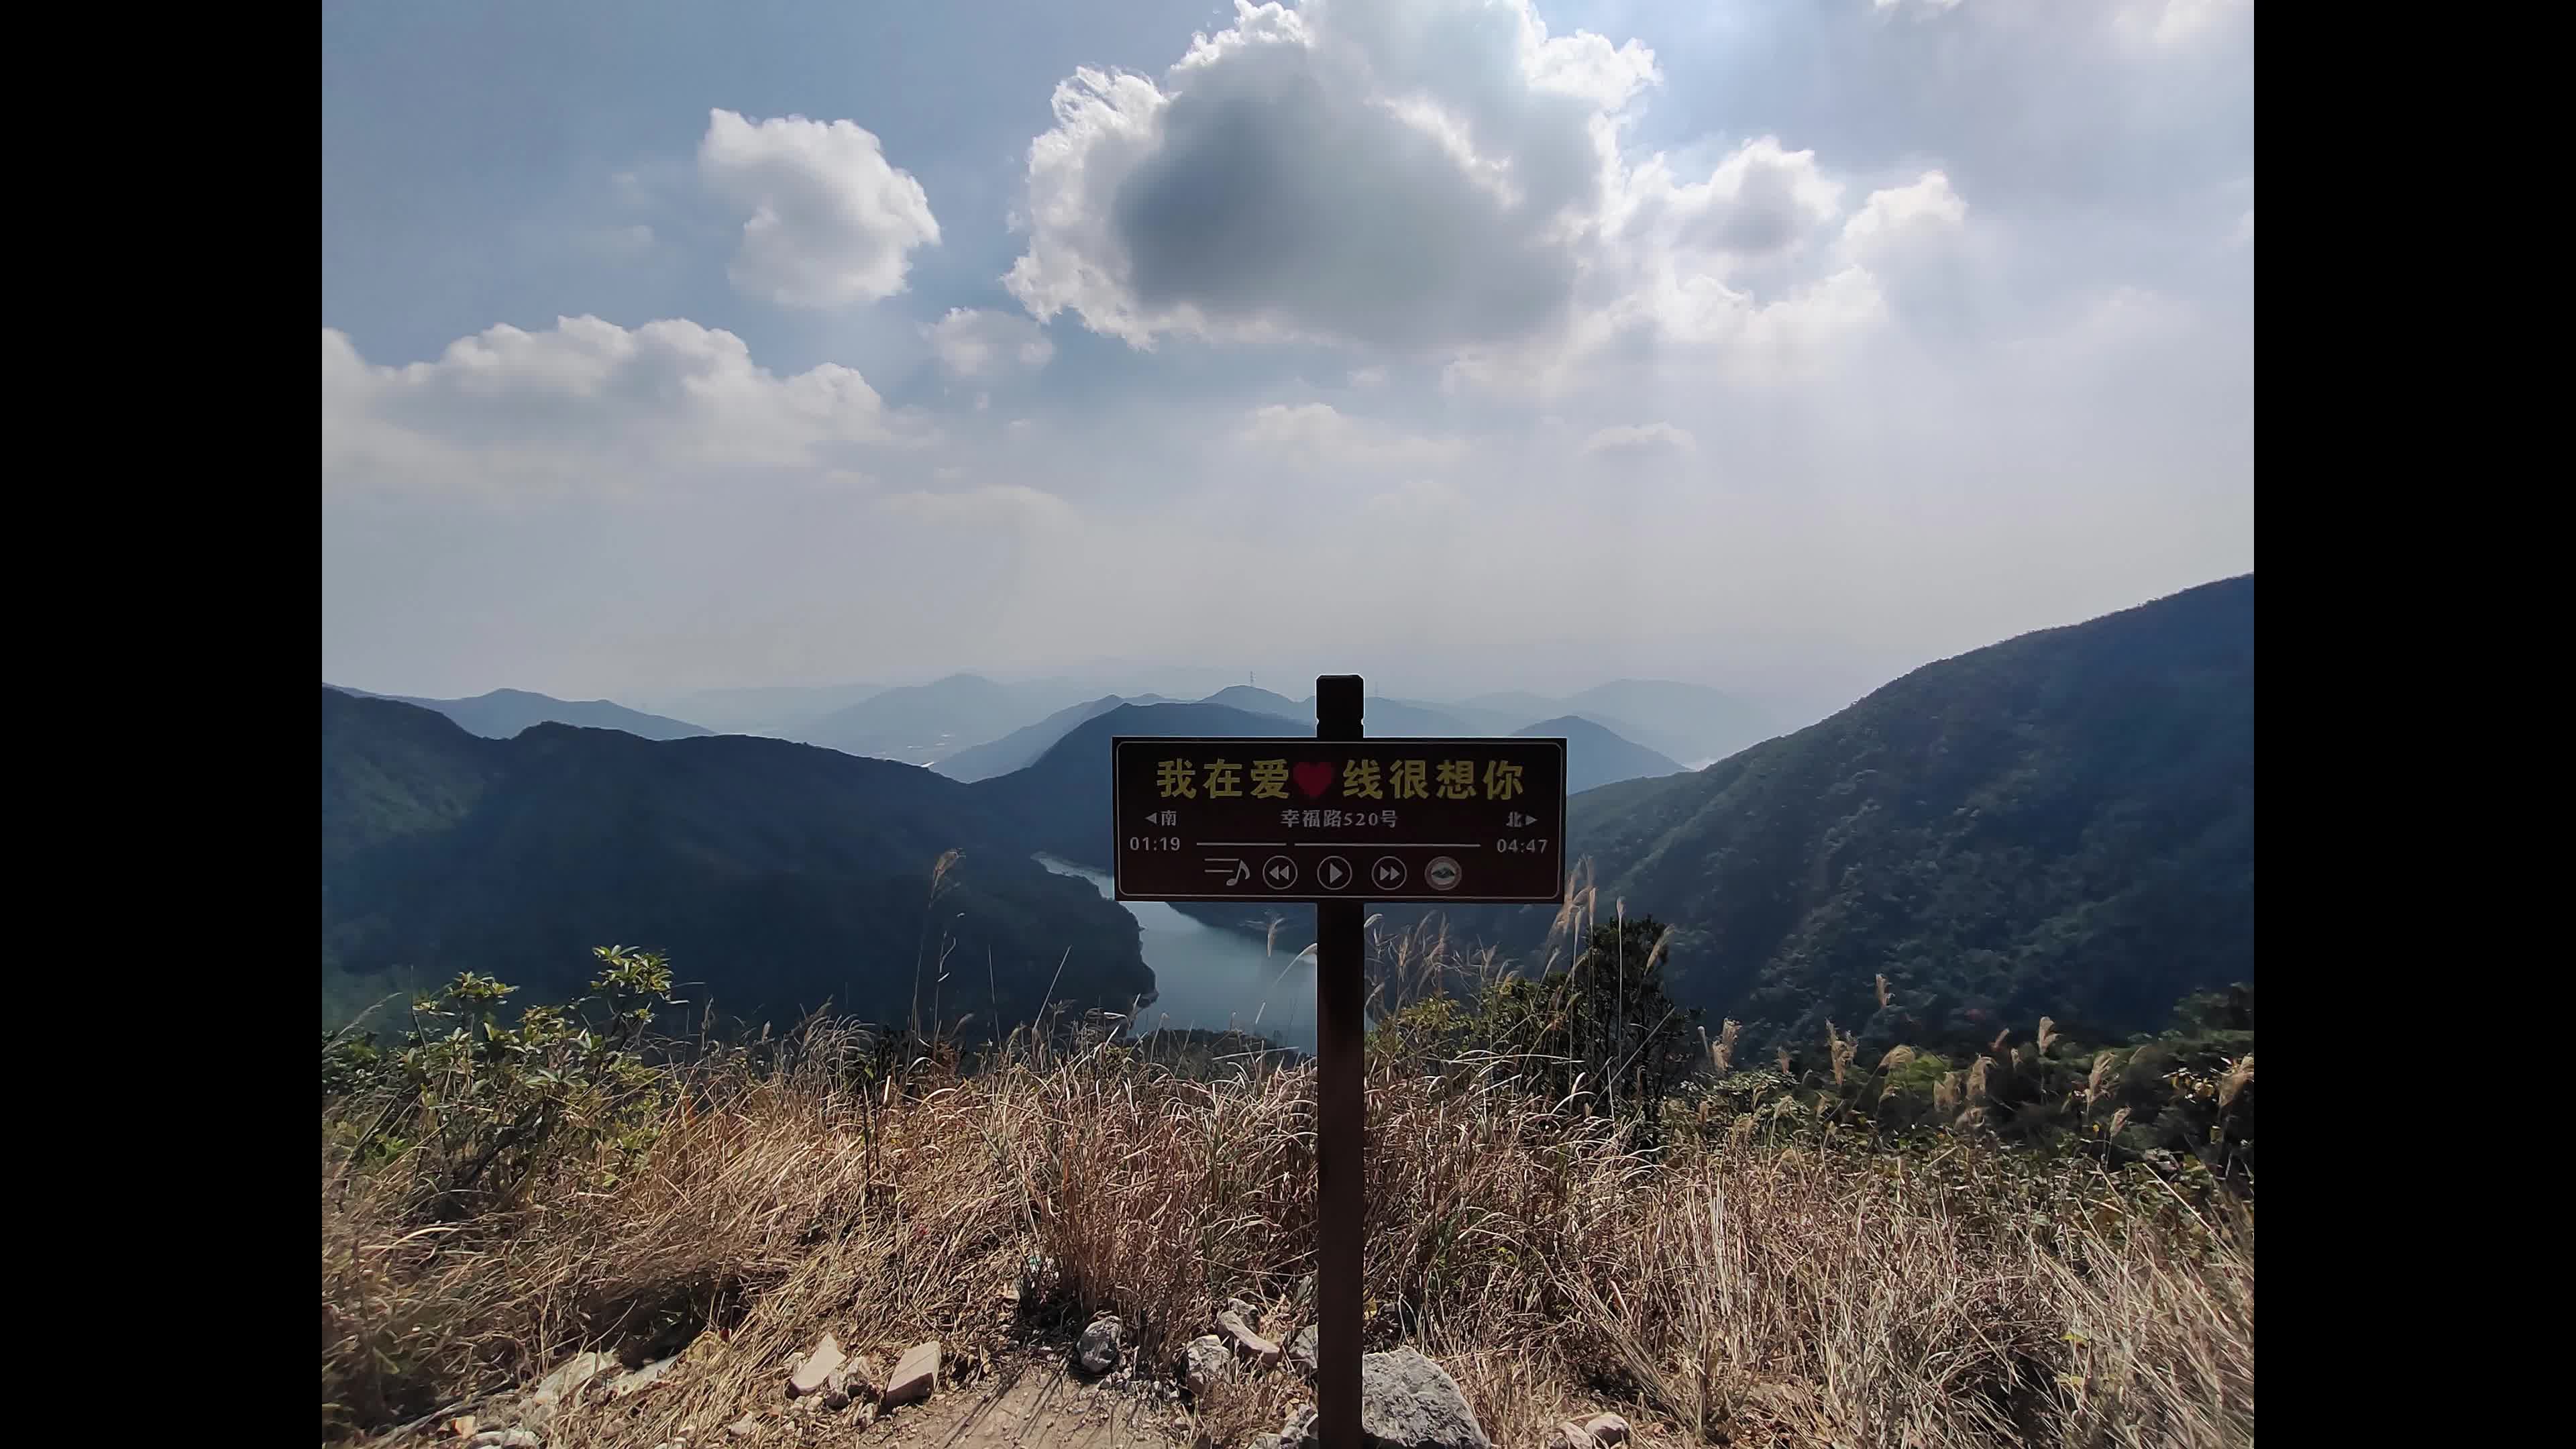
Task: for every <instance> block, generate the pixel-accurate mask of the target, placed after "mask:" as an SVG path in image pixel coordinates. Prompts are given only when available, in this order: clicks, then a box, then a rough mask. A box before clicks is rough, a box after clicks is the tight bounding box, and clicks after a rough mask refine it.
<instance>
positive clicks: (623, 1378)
mask: <svg viewBox="0 0 2576 1449" xmlns="http://www.w3.org/2000/svg"><path fill="white" fill-rule="evenodd" d="M679 1361H680V1356H679V1355H678V1354H673V1355H671V1356H670V1357H669V1358H657V1359H655V1360H653V1361H652V1362H651V1363H648V1364H646V1365H644V1366H643V1367H641V1368H639V1369H636V1370H635V1371H633V1372H632V1373H623V1374H619V1375H618V1376H617V1377H616V1378H614V1379H611V1380H610V1381H609V1384H608V1392H609V1393H610V1394H611V1395H613V1396H615V1397H617V1398H621V1399H622V1398H625V1397H626V1396H627V1395H629V1394H640V1393H642V1392H644V1391H645V1390H646V1389H649V1388H651V1387H653V1385H654V1383H655V1381H657V1380H659V1379H660V1378H661V1377H662V1375H664V1374H666V1373H669V1372H670V1371H671V1365H673V1364H675V1363H678V1362H679Z"/></svg>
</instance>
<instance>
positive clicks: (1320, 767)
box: [1289, 760, 1333, 800]
mask: <svg viewBox="0 0 2576 1449" xmlns="http://www.w3.org/2000/svg"><path fill="white" fill-rule="evenodd" d="M1289 773H1290V774H1292V775H1295V776H1296V777H1297V788H1298V789H1300V790H1303V791H1305V792H1306V798H1307V799H1309V800H1312V799H1314V798H1315V797H1316V796H1318V795H1321V794H1323V793H1324V792H1325V791H1326V790H1329V789H1331V788H1332V786H1333V767H1332V765H1331V764H1330V763H1328V762H1326V761H1323V760H1309V761H1307V762H1306V763H1305V764H1302V765H1299V766H1298V767H1297V768H1296V769H1294V770H1291V771H1289Z"/></svg>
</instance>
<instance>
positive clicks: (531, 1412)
mask: <svg viewBox="0 0 2576 1449" xmlns="http://www.w3.org/2000/svg"><path fill="white" fill-rule="evenodd" d="M616 1366H617V1360H616V1358H615V1357H614V1356H612V1355H609V1354H604V1353H577V1354H574V1355H573V1356H572V1358H571V1359H570V1360H569V1361H567V1362H565V1363H564V1364H563V1365H562V1366H561V1367H559V1368H557V1369H556V1370H555V1371H554V1372H553V1373H550V1374H548V1375H546V1376H545V1377H544V1378H542V1379H540V1380H538V1381H537V1388H536V1392H534V1393H532V1394H530V1395H528V1399H527V1402H526V1403H525V1404H523V1405H522V1406H521V1407H520V1410H519V1415H518V1417H519V1419H520V1420H521V1422H523V1423H526V1424H530V1425H535V1426H543V1425H544V1424H545V1422H546V1421H547V1420H548V1419H551V1418H553V1417H554V1416H555V1411H556V1410H557V1409H560V1408H562V1407H563V1404H564V1401H565V1400H567V1399H569V1398H571V1397H572V1396H573V1395H575V1394H577V1393H580V1392H581V1389H582V1386H583V1385H584V1384H587V1383H589V1382H590V1381H591V1380H592V1379H595V1378H597V1377H599V1376H600V1375H601V1374H604V1373H606V1372H608V1371H609V1370H610V1369H612V1368H615V1367H616ZM485 1432H486V1433H489V1432H493V1431H490V1430H486V1431H485ZM478 1442H479V1436H478Z"/></svg>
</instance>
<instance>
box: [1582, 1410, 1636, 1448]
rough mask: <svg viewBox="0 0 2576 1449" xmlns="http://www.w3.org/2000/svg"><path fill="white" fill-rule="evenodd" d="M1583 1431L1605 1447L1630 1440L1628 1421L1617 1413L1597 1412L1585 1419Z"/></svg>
mask: <svg viewBox="0 0 2576 1449" xmlns="http://www.w3.org/2000/svg"><path fill="white" fill-rule="evenodd" d="M1583 1432H1585V1433H1587V1434H1589V1435H1591V1436H1592V1438H1593V1440H1594V1441H1595V1442H1596V1443H1599V1444H1600V1445H1602V1446H1603V1449H1611V1446H1614V1445H1619V1444H1625V1443H1627V1442H1628V1421H1627V1420H1625V1419H1622V1418H1620V1417H1619V1416H1618V1415H1616V1414H1595V1415H1593V1416H1592V1417H1591V1418H1590V1419H1587V1420H1585V1421H1584V1425H1583Z"/></svg>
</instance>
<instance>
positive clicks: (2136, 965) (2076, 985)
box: [1231, 575, 2254, 1048]
mask: <svg viewBox="0 0 2576 1449" xmlns="http://www.w3.org/2000/svg"><path fill="white" fill-rule="evenodd" d="M1567 813H1568V819H1567V834H1568V839H1569V841H1570V846H1571V855H1572V858H1573V859H1574V860H1575V861H1576V862H1577V867H1576V876H1575V879H1574V881H1573V886H1574V889H1575V891H1576V893H1577V894H1578V895H1580V896H1583V897H1585V898H1587V899H1589V900H1591V901H1593V902H1595V903H1596V904H1597V905H1598V908H1599V909H1600V910H1601V911H1602V912H1603V913H1604V914H1608V913H1611V912H1613V911H1615V910H1616V909H1618V907H1619V906H1620V905H1621V903H1624V905H1625V908H1626V909H1627V910H1628V911H1629V912H1631V913H1648V912H1651V913H1652V914H1654V915H1655V916H1657V917H1659V918H1661V919H1663V920H1665V921H1667V922H1670V923H1671V925H1672V927H1673V941H1672V944H1671V947H1670V959H1671V963H1672V965H1671V972H1672V981H1673V988H1672V989H1673V995H1674V997H1675V999H1676V1000H1678V1001H1680V1002H1682V1003H1683V1004H1684V1005H1686V1006H1691V1007H1697V1008H1700V1009H1702V1010H1704V1011H1706V1012H1707V1013H1709V1014H1710V1015H1711V1016H1712V1017H1718V1016H1731V1017H1735V1018H1737V1019H1738V1020H1740V1021H1742V1022H1743V1023H1744V1031H1745V1034H1746V1039H1747V1041H1748V1042H1750V1043H1752V1044H1755V1045H1757V1046H1761V1045H1767V1044H1768V1043H1769V1042H1771V1041H1773V1040H1775V1039H1778V1040H1810V1039H1813V1038H1814V1037H1815V1036H1816V1035H1817V1034H1818V1033H1820V1032H1821V1031H1822V1030H1823V1028H1824V1025H1825V1023H1826V1022H1827V1021H1829V1020H1830V1021H1834V1022H1838V1023H1841V1024H1842V1026H1844V1027H1846V1028H1850V1029H1853V1030H1855V1031H1857V1032H1858V1034H1859V1036H1860V1038H1861V1040H1862V1041H1863V1042H1864V1043H1866V1044H1869V1045H1872V1046H1875V1047H1879V1048H1884V1047H1887V1046H1890V1045H1893V1044H1895V1043H1897V1042H1901V1041H1916V1042H1939V1043H1943V1044H1948V1045H1957V1044H1960V1043H1966V1042H1974V1041H1982V1040H1984V1039H1985V1038H1987V1037H1989V1036H1991V1035H1992V1034H1993V1033H1994V1031H1995V1030H1996V1029H1997V1028H1998V1027H2000V1026H2001V1025H2003V1024H2004V1023H2006V1022H2009V1021H2016V1020H2019V1021H2030V1020H2034V1019H2036V1018H2037V1017H2038V1016H2040V1015H2042V1014H2050V1015H2054V1016H2056V1017H2057V1018H2059V1019H2060V1020H2061V1021H2064V1022H2067V1023H2069V1025H2070V1029H2073V1028H2076V1027H2080V1029H2081V1030H2083V1031H2085V1032H2087V1033H2091V1034H2096V1035H2101V1036H2106V1037H2118V1036H2122V1035H2126V1034H2128V1033H2131V1032H2136V1031H2141V1030H2148V1029H2152V1028H2153V1027H2154V1026H2155V1025H2156V1024H2157V1023H2158V1021H2159V1020H2160V1019H2161V1014H2162V1013H2163V1011H2164V1010H2165V1009H2166V1008H2167V1006H2169V1005H2170V1004H2171V1003H2172V1002H2173V1001H2174V1000H2176V999H2177V998H2179V997H2181V996H2183V995H2184V994H2186V993H2189V992H2193V991H2199V990H2206V989H2210V988H2213V987H2217V986H2221V985H2224V984H2226V983H2228V982H2233V981H2243V980H2251V979H2252V978H2253V974H2254V580H2253V578H2252V577H2251V576H2250V575H2249V576H2246V577H2243V578H2236V579H2229V580H2224V581H2222V582H2219V583H2213V584H2208V585H2204V586H2202V587H2200V588H2196V589H2191V590H2188V591H2186V592H2183V593H2180V594H2176V595H2173V596H2172V597H2170V598H2165V599H2159V600H2157V601H2155V602H2153V603H2149V604H2145V605H2142V606H2140V607H2138V608H2134V609H2129V610H2125V611H2123V612H2121V613H2117V614H2111V615H2108V616H2106V617H2103V618H2100V619H2095V620H2092V621H2090V622H2087V623H2083V624H2077V625H2073V626H2070V627H2067V628H2062V629H2049V630H2044V631H2041V632H2039V633H2034V634H2025V635H2023V636H2021V637H2019V638H2016V639H2011V640H2007V641H2005V642H2004V643H2001V644H1996V645H1992V646H1989V647H1987V648H1984V649H1978V650H1974V651H1972V652H1970V653H1967V654H1963V655H1960V656H1958V657H1957V658H1955V659H1946V660H1942V661H1940V662H1939V663H1935V664H1927V665H1925V666H1924V667H1923V668H1921V669H1918V670H1915V671H1914V672H1913V673H1911V674H1908V675H1906V676H1905V677H1903V678H1901V679H1898V680H1896V681H1894V682H1893V683H1890V684H1888V685H1886V686H1885V687H1883V688H1881V689H1879V690H1877V691H1875V692H1874V693H1872V694H1871V695H1869V696H1868V697H1867V698H1865V699H1863V700H1861V701H1860V702H1859V703H1857V704H1854V705H1852V706H1851V707H1850V708H1848V709H1845V710H1843V711H1842V712H1840V713H1838V714H1836V715H1834V716H1832V717H1831V718H1829V719H1826V720H1824V721H1822V722H1820V723H1818V724H1815V725H1812V726H1810V727H1808V728H1806V729H1803V730H1800V731H1798V732H1796V733H1794V734H1791V735H1786V736H1783V737H1782V738H1779V739H1776V740H1770V741H1767V742H1765V743H1763V744H1760V745H1756V746H1754V747H1753V748H1752V749H1749V750H1745V751H1743V752H1742V753H1740V754H1737V755H1734V756H1731V757H1729V758H1727V759H1724V760H1721V761H1719V762H1718V763H1716V764H1714V765H1712V766H1710V767H1708V768H1707V769H1704V770H1700V771H1696V772H1692V773H1686V774H1680V775H1672V776H1667V777H1664V778H1660V779H1640V780H1628V781H1623V782H1621V783H1618V784H1614V785H1608V786H1604V787H1602V788H1600V789H1596V790H1590V791H1586V792H1583V793H1581V794H1578V795H1576V796H1574V797H1573V798H1572V799H1571V800H1570V801H1569V802H1568V807H1567ZM1243 914H1245V913H1244V912H1241V911H1236V912H1233V913H1231V915H1232V916H1241V915H1243ZM1284 914H1286V915H1288V916H1289V917H1290V920H1289V923H1288V925H1287V926H1285V927H1284V928H1283V929H1284V930H1285V932H1286V933H1287V934H1289V935H1292V936H1297V937H1298V939H1299V940H1300V941H1303V940H1311V939H1312V936H1311V935H1298V933H1299V932H1300V931H1304V930H1307V929H1308V926H1307V922H1308V921H1310V920H1311V911H1309V910H1306V909H1305V908H1292V909H1291V910H1289V911H1287V912H1285V913H1284ZM1388 915H1389V917H1390V919H1392V920H1395V921H1398V922H1401V923H1406V924H1411V923H1414V922H1417V921H1422V920H1425V919H1433V918H1437V919H1438V920H1440V921H1442V922H1444V923H1445V925H1446V927H1447V929H1448V931H1449V933H1450V934H1451V935H1452V936H1453V937H1455V938H1456V939H1458V940H1460V941H1462V942H1474V943H1480V944H1483V945H1486V946H1490V947H1492V948H1494V949H1495V950H1497V951H1498V952H1499V953H1500V954H1501V955H1502V956H1503V957H1504V958H1506V959H1511V960H1517V961H1520V962H1523V963H1525V964H1526V965H1528V966H1530V967H1532V968H1537V967H1541V966H1543V965H1544V963H1545V962H1546V961H1547V960H1548V959H1549V957H1550V956H1551V954H1552V953H1561V952H1562V950H1563V949H1564V946H1563V942H1562V941H1561V940H1558V939H1555V937H1556V935H1557V933H1558V931H1559V929H1560V926H1561V920H1560V917H1559V916H1558V915H1556V914H1554V913H1551V912H1549V911H1547V910H1545V909H1541V908H1523V909H1513V908H1465V909H1460V910H1457V911H1454V912H1448V913H1436V912H1432V911H1429V910H1428V909H1427V908H1421V907H1411V908H1390V909H1389V912H1388ZM1881 977H1885V978H1886V980H1887V982H1888V984H1889V991H1888V995H1887V999H1886V1001H1885V1002H1883V1003H1882V1002H1881V1001H1880V1000H1879V999H1878V994H1879V992H1878V985H1877V983H1878V981H1879V978H1881Z"/></svg>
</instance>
